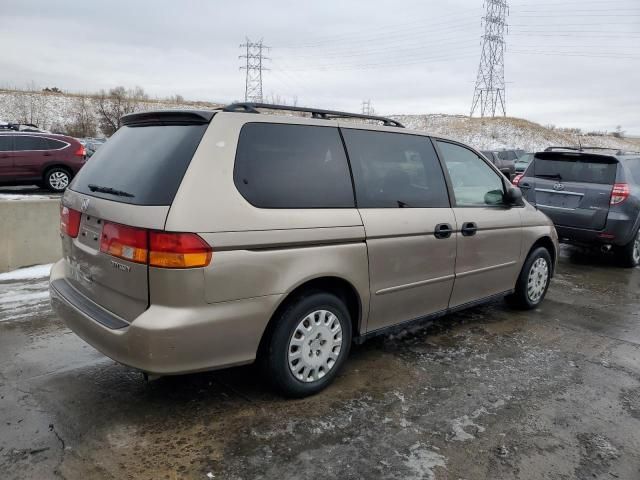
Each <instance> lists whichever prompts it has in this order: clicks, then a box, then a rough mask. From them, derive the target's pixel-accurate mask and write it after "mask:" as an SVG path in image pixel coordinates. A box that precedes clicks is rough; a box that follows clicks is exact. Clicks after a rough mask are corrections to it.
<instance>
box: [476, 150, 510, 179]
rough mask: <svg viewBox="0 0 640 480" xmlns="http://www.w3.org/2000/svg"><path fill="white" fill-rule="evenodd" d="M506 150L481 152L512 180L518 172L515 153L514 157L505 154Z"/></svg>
mask: <svg viewBox="0 0 640 480" xmlns="http://www.w3.org/2000/svg"><path fill="white" fill-rule="evenodd" d="M505 152H506V150H505V151H496V150H484V151H482V152H481V153H482V154H483V155H484V156H485V157H487V160H489V161H490V162H491V163H493V164H494V165H495V166H496V167H498V170H500V171H501V172H502V173H503V174H504V176H505V177H507V178H508V179H509V180H511V179H512V178H513V177H514V175H515V174H516V164H515V158H516V157H515V154H514V158H513V159H512V158H510V157H509V156H508V155H505Z"/></svg>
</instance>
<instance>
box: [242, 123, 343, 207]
mask: <svg viewBox="0 0 640 480" xmlns="http://www.w3.org/2000/svg"><path fill="white" fill-rule="evenodd" d="M233 180H234V183H235V185H236V188H237V189H238V191H239V192H240V193H241V194H242V196H243V197H244V198H245V199H246V200H247V201H248V202H249V203H251V204H252V205H254V206H256V207H260V208H350V207H351V208H353V207H355V204H354V198H353V186H352V185H351V175H350V173H349V166H348V164H347V157H346V155H345V152H344V147H343V146H342V141H341V140H340V133H339V132H338V129H337V128H334V127H320V126H314V125H289V124H278V123H247V124H245V125H244V126H243V127H242V130H241V131H240V138H239V140H238V150H237V152H236V162H235V167H234V172H233Z"/></svg>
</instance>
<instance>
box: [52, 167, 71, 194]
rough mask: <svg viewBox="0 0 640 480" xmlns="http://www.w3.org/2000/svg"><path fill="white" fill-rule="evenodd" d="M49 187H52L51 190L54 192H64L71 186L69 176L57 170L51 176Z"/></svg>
mask: <svg viewBox="0 0 640 480" xmlns="http://www.w3.org/2000/svg"><path fill="white" fill-rule="evenodd" d="M49 185H51V188H53V189H54V190H64V189H65V188H67V187H68V186H69V175H68V174H67V173H65V172H61V171H59V170H56V171H55V172H53V173H51V174H50V175H49Z"/></svg>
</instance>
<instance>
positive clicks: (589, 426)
mask: <svg viewBox="0 0 640 480" xmlns="http://www.w3.org/2000/svg"><path fill="white" fill-rule="evenodd" d="M639 286H640V269H634V270H626V269H619V268H617V267H614V266H610V265H609V264H608V263H607V260H606V259H603V258H600V257H598V256H589V255H587V256H585V255H582V254H578V253H575V252H573V251H569V250H564V251H563V256H562V259H561V263H560V267H559V272H558V274H557V276H556V277H555V278H554V280H553V283H552V287H551V289H550V291H549V294H548V296H547V299H546V300H545V302H544V303H543V305H542V306H541V307H540V308H539V309H538V310H536V311H533V312H517V311H512V310H510V309H509V308H508V307H506V306H505V305H504V304H503V303H502V302H495V303H493V304H491V305H488V306H483V307H479V308H475V309H472V310H469V311H467V312H463V313H460V314H457V315H452V316H449V317H446V318H443V319H440V320H439V321H437V322H435V323H433V324H431V325H430V326H427V327H425V328H422V329H419V330H416V331H413V332H404V333H402V334H400V335H398V336H386V337H380V338H377V339H374V340H372V341H370V342H367V343H366V344H364V345H362V346H360V347H355V348H354V349H353V350H352V355H351V358H350V360H349V361H348V362H347V365H346V368H345V369H344V370H343V371H342V373H341V375H340V377H339V378H338V380H337V381H336V382H335V383H334V384H333V385H332V386H331V387H330V388H329V389H328V390H326V391H325V392H323V393H321V394H319V395H317V396H315V397H312V398H307V399H303V400H296V401H290V400H283V399H281V398H279V397H277V396H276V395H274V394H273V393H271V392H270V391H269V390H268V388H267V386H266V385H265V383H264V381H263V379H261V378H260V375H259V373H258V372H257V370H256V369H254V368H251V367H243V368H237V369H232V370H227V371H220V372H214V373H206V374H198V375H189V376H183V377H168V378H162V379H159V380H155V381H153V382H150V383H145V382H144V381H143V380H142V377H141V375H140V374H139V373H137V372H135V371H132V370H130V369H128V368H126V367H122V366H119V365H117V364H115V363H114V362H112V361H111V360H109V359H106V358H105V357H103V356H102V355H101V354H99V353H98V352H96V351H94V350H93V349H92V348H91V347H89V346H87V345H85V344H84V343H83V342H82V341H81V340H79V339H78V338H77V337H76V336H75V335H73V334H72V333H71V332H69V331H68V330H67V329H66V328H65V327H64V325H63V324H62V322H61V321H60V320H58V319H56V318H54V317H53V315H52V313H51V311H50V309H49V307H48V300H47V297H46V279H45V278H33V279H27V280H20V281H4V282H2V281H0V472H2V474H0V477H2V478H3V479H14V478H21V479H24V478H29V479H31V478H38V479H48V478H67V479H94V478H107V479H110V478H114V479H123V478H149V479H151V478H153V479H164V478H167V479H174V478H201V479H206V478H216V479H219V478H222V479H240V478H242V479H253V478H274V479H275V478H277V479H283V478H308V479H314V478H325V479H356V478H363V479H372V478H384V479H456V480H457V479H467V480H471V479H489V478H490V479H514V478H515V479H536V480H537V479H573V478H580V479H584V478H597V479H608V480H610V479H615V478H619V479H629V480H637V479H638V478H640V308H639V305H640V289H639V288H638V287H639Z"/></svg>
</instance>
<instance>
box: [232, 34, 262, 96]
mask: <svg viewBox="0 0 640 480" xmlns="http://www.w3.org/2000/svg"><path fill="white" fill-rule="evenodd" d="M240 48H242V49H245V51H246V53H245V54H244V55H240V56H239V57H238V58H244V59H245V60H246V64H245V66H244V67H240V70H246V72H247V74H246V77H245V86H244V101H245V102H256V103H262V71H263V70H268V68H266V67H264V66H263V61H264V60H269V58H268V57H265V56H264V55H263V50H268V49H269V47H267V46H265V45H263V44H262V40H260V41H259V42H252V41H251V40H249V38H247V39H246V41H245V43H243V44H242V45H240Z"/></svg>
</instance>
